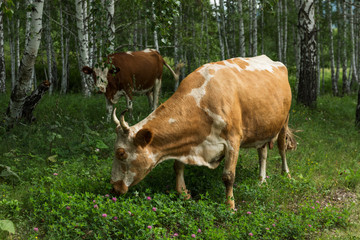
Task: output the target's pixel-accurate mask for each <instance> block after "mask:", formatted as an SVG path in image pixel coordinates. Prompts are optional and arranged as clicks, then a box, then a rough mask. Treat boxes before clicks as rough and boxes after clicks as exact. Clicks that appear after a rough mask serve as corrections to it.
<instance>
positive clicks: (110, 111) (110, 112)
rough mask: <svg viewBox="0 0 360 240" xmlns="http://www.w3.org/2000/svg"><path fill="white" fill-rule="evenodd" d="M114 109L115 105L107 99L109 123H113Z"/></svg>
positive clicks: (107, 119) (107, 118)
mask: <svg viewBox="0 0 360 240" xmlns="http://www.w3.org/2000/svg"><path fill="white" fill-rule="evenodd" d="M113 108H114V105H113V104H112V103H111V102H110V101H109V100H108V99H106V121H107V122H110V121H111V115H112V112H113Z"/></svg>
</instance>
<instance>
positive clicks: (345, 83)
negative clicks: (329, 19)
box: [341, 0, 350, 95]
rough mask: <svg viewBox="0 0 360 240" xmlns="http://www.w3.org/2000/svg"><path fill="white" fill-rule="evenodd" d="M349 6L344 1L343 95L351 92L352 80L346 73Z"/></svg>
mask: <svg viewBox="0 0 360 240" xmlns="http://www.w3.org/2000/svg"><path fill="white" fill-rule="evenodd" d="M346 9H347V7H346V0H344V1H343V5H342V11H343V12H342V14H343V24H344V25H343V31H344V32H343V34H342V36H343V38H342V44H341V45H342V50H343V52H342V54H343V60H342V69H343V74H342V80H343V85H342V93H343V95H345V94H350V81H349V79H348V78H347V76H346V74H347V61H348V59H347V48H346V39H347V37H346V36H347V24H346V21H347V18H346V13H347V10H346Z"/></svg>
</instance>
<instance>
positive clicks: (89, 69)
mask: <svg viewBox="0 0 360 240" xmlns="http://www.w3.org/2000/svg"><path fill="white" fill-rule="evenodd" d="M82 71H83V73H85V74H92V73H93V72H94V70H93V69H92V68H90V67H88V66H85V67H83V68H82Z"/></svg>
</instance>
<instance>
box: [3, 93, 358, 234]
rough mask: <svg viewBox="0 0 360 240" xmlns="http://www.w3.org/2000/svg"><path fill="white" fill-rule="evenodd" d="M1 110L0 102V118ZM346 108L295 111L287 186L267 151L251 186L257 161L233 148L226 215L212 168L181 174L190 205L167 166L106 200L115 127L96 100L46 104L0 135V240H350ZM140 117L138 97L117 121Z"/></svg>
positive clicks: (353, 217)
mask: <svg viewBox="0 0 360 240" xmlns="http://www.w3.org/2000/svg"><path fill="white" fill-rule="evenodd" d="M8 99H9V96H8V95H7V96H0V109H2V110H5V109H6V107H7V104H8ZM162 101H165V98H163V99H162ZM123 106H124V100H122V101H121V102H120V103H119V104H118V107H119V108H120V109H123V108H124V107H123ZM355 107H356V96H355V95H352V96H347V97H342V98H338V97H336V98H335V97H332V96H330V95H324V96H321V97H319V98H318V103H317V108H315V109H308V108H305V107H303V106H300V105H297V104H295V103H294V104H293V106H292V108H291V115H290V127H291V128H293V129H295V130H296V133H295V134H296V136H297V141H298V148H297V150H296V151H292V152H288V153H287V156H288V164H289V168H290V171H291V175H292V178H291V179H288V178H286V177H283V176H281V174H280V170H281V159H280V157H279V154H278V153H277V149H276V147H275V148H274V149H273V150H271V151H269V156H268V168H267V175H268V178H267V183H266V184H263V185H261V186H260V185H259V183H258V171H259V168H258V160H257V152H256V150H255V149H241V150H240V156H239V162H238V166H237V173H236V174H237V175H236V185H235V189H234V194H235V200H236V208H237V211H236V212H232V211H230V210H229V209H227V207H226V206H225V204H224V200H225V193H224V192H225V190H224V186H223V183H222V180H221V174H222V169H223V165H222V164H221V165H220V166H219V167H218V168H217V169H215V170H211V169H207V168H205V167H195V166H187V167H186V169H185V181H186V183H187V187H188V189H190V190H191V194H192V199H190V200H183V197H182V196H178V195H177V194H176V193H175V191H174V186H175V177H174V176H175V175H174V174H173V170H172V164H173V161H166V162H164V163H162V164H160V165H159V166H157V167H156V168H155V169H154V170H153V171H152V172H151V173H150V174H149V175H148V176H147V177H146V178H145V179H144V180H143V181H142V182H141V183H139V184H138V185H137V186H135V187H133V188H131V189H130V190H129V192H128V193H127V194H125V195H124V196H112V195H111V194H110V193H109V192H110V189H111V185H110V183H109V182H110V175H111V166H112V159H113V154H114V153H113V144H114V141H115V137H116V135H115V129H114V128H115V126H114V123H107V122H106V121H105V119H106V117H105V112H106V110H105V100H104V97H103V96H101V95H96V96H92V97H90V98H84V97H82V96H81V95H78V94H69V95H65V96H63V95H56V94H55V95H53V96H45V97H44V99H42V101H41V102H40V104H39V105H38V107H37V108H36V109H35V111H34V115H35V116H36V118H37V121H36V122H34V123H32V124H30V125H27V124H19V125H18V126H16V127H15V128H14V129H12V130H10V131H9V132H6V131H5V129H4V128H0V135H1V138H0V164H3V165H6V166H8V167H10V170H11V171H8V170H6V171H5V170H4V168H2V169H0V174H1V176H0V192H1V194H0V220H11V221H12V222H13V223H14V225H15V234H9V233H8V232H7V231H1V230H0V239H103V238H106V239H172V238H180V239H192V238H193V237H194V236H196V238H198V239H247V238H249V239H251V238H255V239H357V238H359V236H360V220H359V219H360V215H359V214H360V207H359V206H360V205H359V202H358V201H359V200H358V197H359V193H360V191H359V187H360V148H359V146H360V136H359V134H360V133H359V131H358V130H357V129H355V127H354V119H355ZM149 113H150V110H149V108H148V104H147V101H146V97H136V99H135V103H134V115H135V116H136V117H135V120H131V119H127V120H128V121H129V122H130V124H135V123H136V122H137V121H139V120H141V119H143V118H144V117H146V116H147V114H149ZM1 171H2V172H1ZM15 174H16V175H17V176H18V177H17V176H15ZM149 197H150V198H149ZM0 227H1V228H3V229H5V227H4V225H1V224H0Z"/></svg>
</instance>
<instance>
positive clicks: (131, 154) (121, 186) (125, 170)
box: [110, 108, 155, 194]
mask: <svg viewBox="0 0 360 240" xmlns="http://www.w3.org/2000/svg"><path fill="white" fill-rule="evenodd" d="M125 112H126V111H124V112H122V113H121V117H120V120H119V119H118V118H117V117H116V108H115V109H114V112H113V120H114V122H115V124H116V125H117V127H116V133H117V139H116V142H115V157H114V161H113V166H112V171H111V181H110V183H111V184H112V185H113V187H114V191H115V192H116V193H118V194H124V193H126V192H127V191H128V188H129V187H131V186H134V185H135V184H137V183H138V182H140V181H141V180H142V179H143V178H144V177H145V176H146V175H147V174H148V173H149V172H150V171H151V169H152V168H153V167H154V166H155V159H154V155H152V154H151V152H150V151H149V144H150V143H151V141H152V139H153V133H152V132H151V131H150V130H149V129H140V130H139V131H137V132H135V131H134V130H133V129H132V128H130V127H129V125H128V124H127V123H126V122H125V119H124V114H125Z"/></svg>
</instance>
